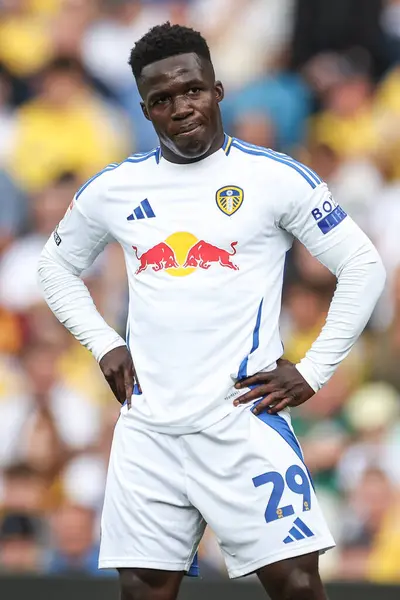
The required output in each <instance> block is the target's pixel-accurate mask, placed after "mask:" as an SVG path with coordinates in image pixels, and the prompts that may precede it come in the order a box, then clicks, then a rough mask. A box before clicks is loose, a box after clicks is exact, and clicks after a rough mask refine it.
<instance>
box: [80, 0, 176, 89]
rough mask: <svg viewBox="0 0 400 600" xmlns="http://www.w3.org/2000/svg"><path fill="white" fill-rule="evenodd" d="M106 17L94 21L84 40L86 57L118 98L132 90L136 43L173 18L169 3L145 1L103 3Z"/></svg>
mask: <svg viewBox="0 0 400 600" xmlns="http://www.w3.org/2000/svg"><path fill="white" fill-rule="evenodd" d="M102 5H103V7H104V13H103V18H100V19H99V21H96V22H94V24H93V26H92V27H90V28H89V29H88V31H87V32H86V35H85V37H84V40H83V47H82V57H83V62H84V64H85V66H86V68H87V69H88V70H89V72H90V73H92V75H95V76H96V77H97V78H98V79H100V80H101V81H103V83H104V84H105V85H106V86H107V87H109V89H110V90H112V91H113V92H114V93H115V94H116V95H117V96H118V94H119V93H120V92H122V91H123V90H124V88H125V87H126V86H129V87H131V83H132V72H131V70H130V67H129V65H128V58H129V54H130V51H131V49H132V48H133V46H134V44H135V42H136V41H137V40H138V39H139V38H140V37H141V36H142V35H143V34H144V33H145V32H146V31H147V30H148V29H150V27H153V26H154V25H157V24H159V23H162V22H164V21H167V20H168V19H169V18H170V17H171V13H170V8H169V4H168V3H165V2H162V3H159V2H158V3H154V2H151V3H149V2H143V1H141V0H102Z"/></svg>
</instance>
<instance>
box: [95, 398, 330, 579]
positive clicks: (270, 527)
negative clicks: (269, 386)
mask: <svg viewBox="0 0 400 600" xmlns="http://www.w3.org/2000/svg"><path fill="white" fill-rule="evenodd" d="M206 522H207V523H208V524H209V525H210V527H211V528H212V530H213V531H214V533H215V535H216V537H217V539H218V542H219V545H220V548H221V551H222V554H223V557H224V559H225V563H226V566H227V569H228V573H229V576H230V577H232V578H234V577H241V576H244V575H247V574H249V573H252V572H254V571H255V570H257V569H259V568H261V567H263V566H265V565H268V564H271V563H274V562H277V561H280V560H284V559H287V558H291V557H293V556H298V555H301V554H307V553H310V552H323V551H325V550H328V549H329V548H332V547H333V546H334V545H335V543H334V541H333V539H332V536H331V534H330V532H329V530H328V527H327V525H326V523H325V520H324V518H323V515H322V513H321V510H320V507H319V505H318V501H317V499H316V496H315V492H314V489H313V485H312V481H311V479H310V476H309V474H308V471H307V468H306V467H305V465H304V462H303V456H302V453H301V450H300V447H299V445H298V442H297V440H296V438H295V436H294V433H293V431H292V428H291V426H290V419H289V417H288V416H287V415H284V416H282V415H268V414H267V413H265V414H262V415H261V416H260V417H256V416H255V415H254V414H253V413H252V411H251V410H250V408H249V407H239V408H236V409H235V411H234V412H233V413H231V414H230V415H227V416H226V417H224V418H223V419H221V420H220V421H218V422H217V423H215V424H214V425H212V426H211V427H209V428H208V429H206V430H204V431H202V432H200V433H197V434H186V435H180V436H175V435H165V434H162V433H159V432H156V431H150V430H143V429H136V428H135V422H134V421H133V420H132V419H130V418H129V413H128V411H127V409H126V407H124V408H123V409H122V412H121V416H120V419H119V421H118V423H117V426H116V429H115V435H114V441H113V447H112V451H111V458H110V465H109V472H108V479H107V488H106V495H105V502H104V509H103V515H102V525H101V531H102V535H101V548H100V558H99V567H100V568H104V569H107V568H124V567H125V568H133V567H137V568H152V569H161V570H166V571H189V568H190V566H191V564H192V560H193V557H194V555H195V552H196V550H197V547H198V544H199V542H200V539H201V537H202V535H203V532H204V528H205V525H206Z"/></svg>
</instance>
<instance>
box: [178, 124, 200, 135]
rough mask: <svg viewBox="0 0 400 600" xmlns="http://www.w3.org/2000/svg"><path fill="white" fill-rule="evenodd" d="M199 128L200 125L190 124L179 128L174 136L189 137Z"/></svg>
mask: <svg viewBox="0 0 400 600" xmlns="http://www.w3.org/2000/svg"><path fill="white" fill-rule="evenodd" d="M199 127H201V125H200V123H190V124H188V125H185V126H183V127H181V128H180V130H179V131H178V132H177V133H176V134H175V136H184V135H189V134H191V133H193V132H194V131H196V130H197V129H199Z"/></svg>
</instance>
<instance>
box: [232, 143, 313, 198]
mask: <svg viewBox="0 0 400 600" xmlns="http://www.w3.org/2000/svg"><path fill="white" fill-rule="evenodd" d="M230 153H232V154H235V155H236V157H237V159H239V160H240V161H242V162H243V163H247V164H248V166H249V168H251V167H253V168H254V169H255V170H259V171H260V172H262V173H264V175H267V176H268V177H269V178H272V179H273V180H275V182H276V183H277V184H279V185H281V184H282V185H284V187H285V189H287V188H288V187H293V186H296V187H300V188H304V189H305V190H306V189H307V188H308V190H310V189H311V190H312V189H315V188H316V187H317V186H319V185H320V184H321V183H322V179H321V178H320V177H319V176H318V175H317V174H316V173H315V172H314V171H313V170H312V169H311V168H310V167H308V166H306V165H304V164H303V163H300V162H299V161H297V160H296V159H294V158H293V157H291V156H288V155H287V154H282V153H281V152H276V151H275V150H271V149H270V148H264V147H263V146H256V145H254V144H249V143H248V142H244V141H243V140H240V139H238V138H232V142H231V148H230Z"/></svg>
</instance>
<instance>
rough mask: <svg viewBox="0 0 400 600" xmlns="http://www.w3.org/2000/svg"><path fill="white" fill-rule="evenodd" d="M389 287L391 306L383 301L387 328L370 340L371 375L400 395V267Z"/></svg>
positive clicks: (391, 277) (392, 275)
mask: <svg viewBox="0 0 400 600" xmlns="http://www.w3.org/2000/svg"><path fill="white" fill-rule="evenodd" d="M387 287H388V288H389V289H388V292H387V295H388V296H390V304H389V302H387V303H385V298H383V299H382V304H383V306H382V310H383V311H386V315H385V317H386V318H385V325H386V327H385V328H383V329H382V330H380V331H377V332H375V335H374V336H373V337H371V338H370V340H369V348H370V353H369V357H368V358H369V361H368V362H369V375H370V379H372V380H378V381H379V380H380V381H386V382H387V383H389V384H391V385H392V386H393V387H394V388H395V389H396V390H397V392H398V393H399V394H400V373H399V360H400V267H397V269H396V270H395V271H394V272H393V273H391V274H390V280H389V285H388V286H387ZM387 300H388V301H389V298H388V299H387Z"/></svg>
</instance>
